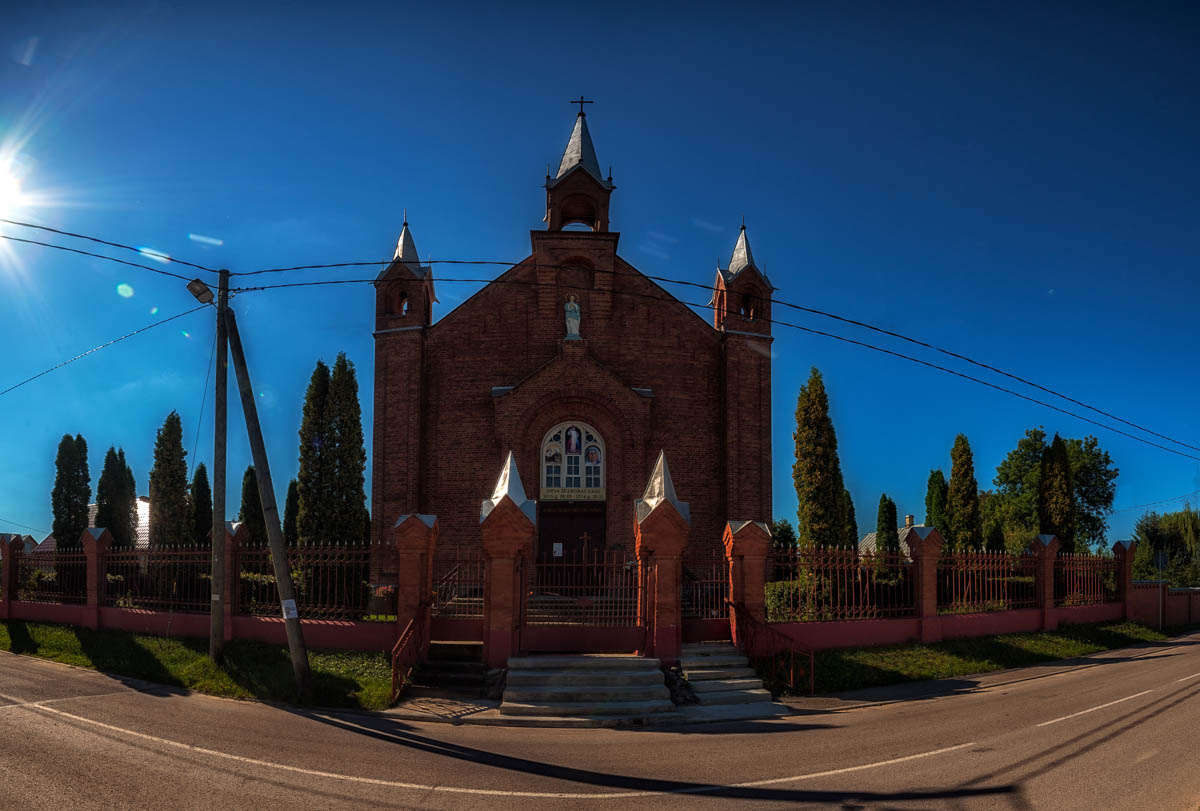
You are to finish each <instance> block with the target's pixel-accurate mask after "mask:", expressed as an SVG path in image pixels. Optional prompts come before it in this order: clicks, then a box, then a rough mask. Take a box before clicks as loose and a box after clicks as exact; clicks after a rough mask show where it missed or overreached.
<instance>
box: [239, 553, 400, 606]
mask: <svg viewBox="0 0 1200 811" xmlns="http://www.w3.org/2000/svg"><path fill="white" fill-rule="evenodd" d="M383 547H384V545H382V544H380V545H370V544H360V545H346V544H309V545H306V546H303V547H293V548H290V549H288V550H287V556H288V570H289V571H290V572H291V577H292V582H293V583H294V584H295V587H296V609H297V611H298V612H299V615H300V617H301V618H302V619H326V620H364V619H379V620H390V619H393V618H394V615H395V594H394V593H392V594H391V596H390V598H388V597H387V596H386V590H385V589H381V588H380V584H372V583H371V582H370V576H371V560H372V552H373V550H375V549H376V548H378V552H376V554H377V555H380V554H383V552H384V549H383ZM237 572H238V579H239V581H240V582H239V587H240V590H239V593H238V613H241V614H252V615H260V616H276V617H277V616H279V615H280V606H279V591H278V590H277V588H276V584H275V566H274V562H273V560H272V557H271V550H270V549H269V548H267V547H261V546H247V547H243V548H241V549H239V550H238V551H237ZM389 599H390V602H389ZM381 600H382V601H383V603H384V604H383V605H381V604H380V602H381ZM389 606H390V609H389Z"/></svg>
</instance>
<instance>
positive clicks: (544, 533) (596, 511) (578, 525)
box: [537, 501, 606, 560]
mask: <svg viewBox="0 0 1200 811" xmlns="http://www.w3.org/2000/svg"><path fill="white" fill-rule="evenodd" d="M605 506H606V505H605V502H603V501H543V502H542V503H541V504H540V505H539V515H538V550H537V557H538V559H539V560H540V559H551V560H552V559H554V558H571V559H575V558H576V557H578V556H579V554H580V553H581V552H583V553H588V552H598V551H602V550H603V549H604V546H605V543H604V523H605V514H604V513H605V510H604V508H605Z"/></svg>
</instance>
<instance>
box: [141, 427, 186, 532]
mask: <svg viewBox="0 0 1200 811" xmlns="http://www.w3.org/2000/svg"><path fill="white" fill-rule="evenodd" d="M186 457H187V452H186V451H185V450H184V449H183V424H182V423H181V422H180V419H179V414H177V413H176V412H174V411H172V412H171V413H170V414H168V415H167V418H166V419H165V420H163V424H162V427H161V428H159V429H158V435H157V436H156V437H155V439H154V466H153V467H152V468H150V545H151V546H181V545H184V544H187V543H189V542H190V541H191V539H192V532H193V529H194V526H193V523H192V515H191V513H190V512H189V511H188V497H187V490H188V481H187V462H186V461H185V459H186Z"/></svg>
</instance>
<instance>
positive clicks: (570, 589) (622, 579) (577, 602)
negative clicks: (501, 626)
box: [523, 549, 639, 628]
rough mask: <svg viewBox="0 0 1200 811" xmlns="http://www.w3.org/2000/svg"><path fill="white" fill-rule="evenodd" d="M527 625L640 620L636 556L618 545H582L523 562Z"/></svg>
mask: <svg viewBox="0 0 1200 811" xmlns="http://www.w3.org/2000/svg"><path fill="white" fill-rule="evenodd" d="M523 577H525V582H526V594H527V599H526V603H525V622H526V623H527V624H529V625H592V626H603V627H610V628H619V627H630V626H635V625H637V624H638V581H639V574H638V562H637V558H636V557H635V556H634V555H633V554H632V553H629V552H625V551H624V550H619V549H606V550H603V551H588V550H580V551H579V552H577V553H574V554H572V553H568V554H567V555H564V556H562V557H544V558H541V559H539V560H537V561H535V562H534V563H533V564H532V565H529V566H525V567H524V573H523Z"/></svg>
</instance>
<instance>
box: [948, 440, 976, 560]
mask: <svg viewBox="0 0 1200 811" xmlns="http://www.w3.org/2000/svg"><path fill="white" fill-rule="evenodd" d="M946 530H947V534H946V542H947V543H948V544H949V545H950V546H951V547H952V548H954V549H979V548H981V547H982V545H983V524H982V521H981V519H980V514H979V484H978V482H976V481H975V459H974V457H973V456H972V455H971V443H970V442H968V441H967V438H966V436H965V435H963V434H959V435H958V436H956V437H955V438H954V447H953V448H952V449H951V450H950V484H949V486H948V487H947V488H946Z"/></svg>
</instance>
